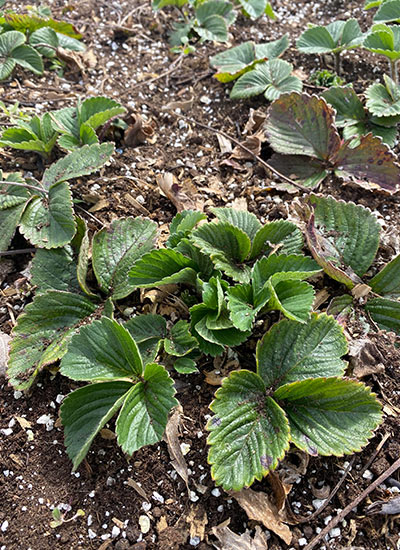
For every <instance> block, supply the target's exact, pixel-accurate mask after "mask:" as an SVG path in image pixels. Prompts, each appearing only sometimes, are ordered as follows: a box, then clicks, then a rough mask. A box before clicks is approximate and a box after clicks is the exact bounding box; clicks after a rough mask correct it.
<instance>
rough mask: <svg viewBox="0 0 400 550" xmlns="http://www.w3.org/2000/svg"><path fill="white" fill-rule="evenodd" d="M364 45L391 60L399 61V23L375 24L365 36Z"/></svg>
mask: <svg viewBox="0 0 400 550" xmlns="http://www.w3.org/2000/svg"><path fill="white" fill-rule="evenodd" d="M363 47H364V48H365V49H366V50H368V51H370V52H373V53H377V54H380V55H384V56H385V57H387V58H388V59H390V60H391V61H397V60H398V59H400V29H399V28H398V26H397V25H385V24H384V23H380V24H377V25H373V26H372V27H371V30H370V32H369V33H368V34H367V36H366V37H365V40H364V42H363Z"/></svg>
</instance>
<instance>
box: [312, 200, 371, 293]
mask: <svg viewBox="0 0 400 550" xmlns="http://www.w3.org/2000/svg"><path fill="white" fill-rule="evenodd" d="M310 202H311V204H312V205H313V206H314V211H315V225H316V228H314V236H315V235H316V238H317V239H318V237H321V238H322V239H323V240H319V244H318V241H316V240H315V238H314V236H313V233H312V226H311V225H310V224H309V226H308V228H307V232H306V236H307V241H308V244H309V247H310V250H311V251H312V253H313V256H314V258H315V260H316V261H317V262H318V263H319V265H321V267H322V268H323V269H326V267H327V266H326V263H325V261H324V262H322V259H324V260H328V261H329V262H331V263H333V264H335V265H336V267H339V268H340V269H341V270H342V271H347V273H348V276H347V279H348V280H347V282H345V281H341V282H345V284H346V285H348V286H350V287H352V286H354V283H356V282H359V280H356V279H354V281H352V277H351V274H350V273H349V271H348V268H349V267H350V268H351V270H352V271H354V273H355V274H356V275H358V276H359V277H362V276H363V275H364V273H365V272H366V271H367V270H368V268H369V267H370V266H371V264H372V262H373V260H374V258H375V255H376V252H377V250H378V245H379V232H380V226H379V224H378V222H377V220H376V218H375V216H373V214H372V213H371V212H370V210H368V209H366V208H364V207H363V206H359V205H355V204H354V203H346V202H344V201H336V200H335V199H333V198H332V197H319V196H317V195H311V196H310ZM316 243H317V244H316ZM317 245H318V248H317ZM323 264H324V265H323ZM329 275H331V276H332V277H333V278H334V279H336V280H340V279H338V278H337V276H335V275H334V274H333V273H329Z"/></svg>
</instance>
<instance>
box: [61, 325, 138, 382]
mask: <svg viewBox="0 0 400 550" xmlns="http://www.w3.org/2000/svg"><path fill="white" fill-rule="evenodd" d="M142 372H143V362H142V358H141V355H140V352H139V349H138V347H137V345H136V343H135V341H134V340H133V338H132V336H131V335H130V334H129V332H128V331H127V329H126V328H124V327H122V326H121V325H120V324H119V323H117V321H112V320H111V319H108V318H107V317H102V318H101V319H100V320H98V321H93V322H92V323H91V324H90V325H87V326H83V327H82V328H81V329H80V331H79V333H78V334H75V335H74V336H73V338H72V340H71V345H70V346H69V347H68V351H67V353H66V355H64V357H63V358H62V361H61V373H62V374H64V375H65V376H68V378H72V380H86V381H96V382H98V381H104V380H112V379H116V378H130V379H131V380H133V381H136V380H138V378H139V377H140V376H141V374H142Z"/></svg>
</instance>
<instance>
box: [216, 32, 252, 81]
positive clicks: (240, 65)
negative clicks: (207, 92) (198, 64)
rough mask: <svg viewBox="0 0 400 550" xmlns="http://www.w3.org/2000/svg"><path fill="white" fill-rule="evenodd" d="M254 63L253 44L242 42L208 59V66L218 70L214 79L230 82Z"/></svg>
mask: <svg viewBox="0 0 400 550" xmlns="http://www.w3.org/2000/svg"><path fill="white" fill-rule="evenodd" d="M255 61H256V51H255V44H254V42H250V41H249V42H243V43H242V44H240V45H239V46H235V47H234V48H229V49H228V50H225V51H224V52H220V53H217V54H216V55H214V56H213V57H211V58H210V65H211V67H214V68H216V69H217V70H218V72H217V73H216V74H215V75H214V78H216V79H217V80H219V81H220V82H230V81H231V80H235V79H236V78H238V77H239V76H240V75H242V74H243V73H245V72H246V71H247V70H249V69H250V68H251V67H252V66H253V64H254V63H255Z"/></svg>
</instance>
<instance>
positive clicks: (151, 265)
mask: <svg viewBox="0 0 400 550" xmlns="http://www.w3.org/2000/svg"><path fill="white" fill-rule="evenodd" d="M195 269H196V264H195V263H194V262H193V261H192V260H190V259H189V258H187V257H186V256H184V255H183V254H181V253H180V252H177V251H176V250H172V249H170V248H163V249H160V250H153V251H152V252H149V253H147V254H145V255H144V256H142V257H141V258H140V259H139V260H138V261H137V262H136V263H135V265H134V266H133V267H132V269H131V270H130V271H129V284H130V285H131V287H135V286H136V287H139V288H146V287H151V286H157V285H166V284H171V283H188V284H192V285H195V284H196V271H195Z"/></svg>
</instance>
